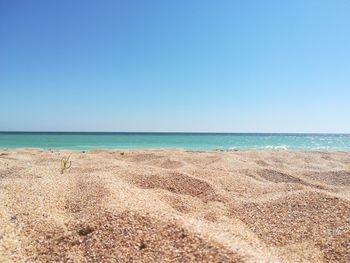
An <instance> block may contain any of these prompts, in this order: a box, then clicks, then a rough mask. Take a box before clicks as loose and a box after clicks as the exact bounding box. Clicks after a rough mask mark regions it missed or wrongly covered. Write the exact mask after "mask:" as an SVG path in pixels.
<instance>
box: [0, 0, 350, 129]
mask: <svg viewBox="0 0 350 263" xmlns="http://www.w3.org/2000/svg"><path fill="white" fill-rule="evenodd" d="M349 14H350V1H348V0H335V1H331V0H324V1H322V0H318V1H314V0H308V1H305V0H292V1H279V0H276V1H272V0H266V1H253V0H251V1H250V0H248V1H246V0H244V1H243V0H242V1H238V0H237V1H231V0H227V1H225V0H221V1H214V0H212V1H206V0H177V1H172V0H169V1H164V0H158V1H153V0H139V1H136V0H130V1H126V0H124V1H118V0H113V1H89V0H76V1H70V0H60V1H46V0H43V1H36V0H32V1H25V0H23V1H17V0H12V1H7V0H0V131H143V132H152V131H158V132H337V133H338V132H339V133H350V15H349Z"/></svg>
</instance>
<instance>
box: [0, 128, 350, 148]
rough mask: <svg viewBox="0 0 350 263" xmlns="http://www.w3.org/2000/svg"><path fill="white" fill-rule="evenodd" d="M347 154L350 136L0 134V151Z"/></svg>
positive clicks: (91, 133) (90, 133)
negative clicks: (138, 149)
mask: <svg viewBox="0 0 350 263" xmlns="http://www.w3.org/2000/svg"><path fill="white" fill-rule="evenodd" d="M23 147H30V148H44V149H76V150H88V149H102V148H106V149H107V148H108V149H131V148H184V149H187V150H213V149H222V150H225V149H299V150H343V151H344V150H345V151H350V134H253V133H93V132H89V133H81V132H76V133H73V132H64V133H62V132H0V148H23Z"/></svg>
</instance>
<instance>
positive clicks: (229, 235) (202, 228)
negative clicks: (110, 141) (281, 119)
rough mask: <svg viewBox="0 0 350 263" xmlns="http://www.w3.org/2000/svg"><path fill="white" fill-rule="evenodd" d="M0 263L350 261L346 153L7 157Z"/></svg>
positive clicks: (1, 155)
mask: <svg viewBox="0 0 350 263" xmlns="http://www.w3.org/2000/svg"><path fill="white" fill-rule="evenodd" d="M69 155H70V160H71V161H72V166H71V168H69V169H68V170H67V171H65V173H64V174H63V175H61V174H60V162H61V159H62V158H63V157H68V156H69ZM0 262H350V152H302V151H254V150H249V151H248V150H247V151H230V152H225V151H204V152H191V151H185V150H180V149H179V150H177V149H174V150H126V151H115V150H94V151H86V152H84V151H56V150H53V151H47V150H39V149H11V150H6V149H2V150H1V149H0Z"/></svg>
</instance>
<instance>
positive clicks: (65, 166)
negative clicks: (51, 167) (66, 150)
mask: <svg viewBox="0 0 350 263" xmlns="http://www.w3.org/2000/svg"><path fill="white" fill-rule="evenodd" d="M69 158H70V156H68V158H66V157H63V158H62V160H61V171H60V173H61V174H63V173H64V171H65V170H67V169H69V168H70V167H71V166H72V161H69Z"/></svg>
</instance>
